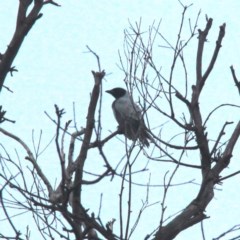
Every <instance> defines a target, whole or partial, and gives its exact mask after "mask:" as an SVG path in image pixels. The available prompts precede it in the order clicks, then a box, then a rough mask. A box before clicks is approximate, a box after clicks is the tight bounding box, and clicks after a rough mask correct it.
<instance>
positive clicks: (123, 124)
mask: <svg viewBox="0 0 240 240" xmlns="http://www.w3.org/2000/svg"><path fill="white" fill-rule="evenodd" d="M112 108H113V112H114V115H115V118H116V120H117V121H118V124H119V126H120V128H121V130H122V131H123V133H124V134H125V135H126V137H127V138H129V139H131V140H136V139H137V135H138V134H137V133H138V129H139V125H140V122H141V121H140V120H141V110H140V108H139V107H138V106H137V104H135V103H133V102H132V101H131V99H130V98H129V97H123V98H119V99H117V100H115V101H114V102H113V105H112Z"/></svg>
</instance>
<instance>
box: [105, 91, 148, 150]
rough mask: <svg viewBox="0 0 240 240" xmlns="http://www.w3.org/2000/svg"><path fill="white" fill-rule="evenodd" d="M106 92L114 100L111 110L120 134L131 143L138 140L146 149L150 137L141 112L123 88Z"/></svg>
mask: <svg viewBox="0 0 240 240" xmlns="http://www.w3.org/2000/svg"><path fill="white" fill-rule="evenodd" d="M106 92H107V93H109V94H111V95H112V96H113V97H114V98H115V100H114V102H113V103H112V109H113V113H114V116H115V118H116V120H117V122H118V124H119V131H120V133H123V134H124V135H125V136H126V137H127V138H128V139H130V140H133V141H136V140H137V139H139V141H140V143H141V144H142V145H144V146H147V147H148V146H149V141H148V140H150V139H151V137H150V135H149V133H148V130H147V127H146V125H145V123H144V120H143V116H142V111H141V109H140V108H139V106H138V105H137V104H136V103H134V102H133V99H132V97H131V96H130V94H129V93H128V92H127V91H126V90H125V89H123V88H113V89H111V90H108V91H106Z"/></svg>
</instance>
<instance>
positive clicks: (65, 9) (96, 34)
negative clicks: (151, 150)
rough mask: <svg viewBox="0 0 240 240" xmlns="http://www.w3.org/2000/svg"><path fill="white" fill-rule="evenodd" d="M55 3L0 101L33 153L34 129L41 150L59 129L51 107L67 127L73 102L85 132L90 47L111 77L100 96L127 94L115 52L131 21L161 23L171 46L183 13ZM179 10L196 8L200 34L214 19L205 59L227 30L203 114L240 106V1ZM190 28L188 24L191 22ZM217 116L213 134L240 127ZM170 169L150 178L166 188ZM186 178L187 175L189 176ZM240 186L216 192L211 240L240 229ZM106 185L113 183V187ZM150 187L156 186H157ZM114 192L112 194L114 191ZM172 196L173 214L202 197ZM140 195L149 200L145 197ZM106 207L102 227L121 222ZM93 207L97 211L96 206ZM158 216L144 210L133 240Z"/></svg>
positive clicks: (175, 7) (3, 42)
mask: <svg viewBox="0 0 240 240" xmlns="http://www.w3.org/2000/svg"><path fill="white" fill-rule="evenodd" d="M57 2H58V3H59V4H61V5H62V6H61V7H60V8H58V7H54V6H50V5H48V6H46V7H45V8H44V9H43V11H42V12H43V17H42V18H41V19H40V20H38V21H37V23H36V24H35V26H34V27H33V29H32V30H31V31H30V33H29V34H28V36H27V37H26V39H25V41H24V43H23V45H22V48H21V49H20V52H19V54H18V55H17V58H16V59H15V61H14V63H13V66H16V68H17V69H18V71H19V72H18V73H14V76H13V77H10V75H8V77H7V79H6V81H5V85H6V86H7V87H9V88H10V89H11V90H12V91H13V92H14V93H13V94H12V93H10V92H8V91H6V90H5V89H3V90H2V92H1V96H0V104H1V105H3V107H4V109H5V110H7V117H8V118H10V119H13V120H16V124H11V123H5V124H4V125H1V127H4V128H5V129H6V130H8V131H11V132H13V133H14V134H16V135H17V136H21V137H22V138H23V140H24V141H25V142H26V143H28V144H29V146H31V147H32V129H34V131H35V134H36V135H38V134H39V131H40V130H43V146H45V145H46V144H47V143H48V142H49V141H50V139H51V138H52V137H53V136H54V131H55V126H54V124H52V122H51V121H50V120H49V119H48V118H47V117H46V115H45V114H44V111H47V112H48V113H49V114H50V115H51V116H52V117H55V116H54V112H55V110H54V104H57V105H58V106H59V107H60V108H64V109H65V110H66V112H67V113H66V115H65V116H64V119H63V121H64V120H65V121H66V120H68V119H72V117H73V114H72V104H73V102H75V106H76V115H77V121H78V127H81V126H84V125H85V119H86V110H87V107H88V102H89V94H90V92H91V89H92V86H93V78H92V74H91V70H95V71H97V70H98V69H97V64H96V60H95V58H94V57H93V56H92V55H91V54H89V53H87V49H86V45H88V46H90V47H91V48H92V49H93V50H94V51H95V52H96V53H97V54H98V55H99V56H100V60H101V67H102V69H105V71H106V73H107V76H106V78H105V80H104V82H103V90H107V89H111V88H113V87H116V86H121V87H124V82H123V78H124V74H123V73H122V72H121V70H120V69H119V68H118V67H117V64H118V63H119V58H118V50H120V51H122V49H123V31H124V29H126V28H128V27H129V21H130V22H132V23H134V22H136V21H137V22H138V21H139V19H140V18H142V28H143V29H146V30H147V28H148V26H149V25H151V24H152V23H153V21H155V22H159V21H160V20H161V27H160V30H161V33H162V34H164V35H165V36H167V38H168V39H170V40H171V41H172V42H173V43H174V42H175V39H176V38H177V31H178V28H179V21H180V19H181V14H182V7H181V5H180V4H179V3H178V1H177V0H172V1H168V0H162V1H157V0H151V1H149V0H132V1H126V0H122V1H117V0H116V1H106V0H102V1H94V0H90V1H79V0H72V1H57ZM182 3H183V4H185V5H189V4H190V3H193V6H191V7H190V8H189V9H188V12H187V18H191V19H192V21H194V20H195V18H196V16H197V13H198V12H199V10H200V9H201V15H200V19H199V24H198V26H199V28H201V29H203V28H204V27H205V22H206V21H205V14H207V16H208V17H211V18H213V26H212V29H211V31H210V34H209V37H208V40H209V42H208V44H209V45H208V46H207V48H206V52H205V54H206V56H208V55H209V54H211V53H212V51H213V49H214V47H215V41H216V38H217V35H218V30H219V26H220V25H221V24H223V23H224V22H225V23H226V36H225V38H224V40H223V44H222V45H223V46H222V49H221V52H220V55H219V58H218V61H217V64H216V67H215V70H214V73H213V75H212V78H211V79H212V80H211V82H208V83H207V84H208V85H207V87H206V89H207V91H206V93H204V94H203V96H202V100H203V101H202V103H201V104H202V105H201V106H202V107H203V109H204V110H206V111H207V110H208V109H213V108H214V107H216V105H217V102H216V99H219V101H220V102H221V103H222V102H225V101H227V102H231V103H235V104H238V103H239V95H238V92H237V89H235V88H234V85H233V80H232V77H231V73H230V70H229V66H230V65H233V66H234V67H235V70H236V74H238V76H239V78H240V62H239V56H240V48H239V47H238V45H239V39H240V29H239V22H240V15H239V9H240V1H238V0H229V1H227V0H215V1H208V0H195V1H194V0H192V1H187V0H185V1H184V0H182ZM17 5H18V1H4V0H1V1H0V25H1V34H0V52H3V51H4V50H5V49H6V47H7V44H8V43H9V41H10V39H11V36H12V34H13V31H14V24H15V21H16V12H17ZM186 21H188V20H187V19H186ZM196 46H197V40H196V38H195V39H194V40H193V42H192V45H191V50H190V51H189V56H186V58H187V59H189V60H188V61H189V62H190V63H191V62H193V66H192V69H191V70H190V75H191V74H193V73H194V71H195V65H194V64H195V62H194V61H195V57H196V52H195V51H194V50H196ZM160 58H161V59H160V61H161V64H162V66H163V68H164V69H165V70H166V71H167V70H168V69H170V68H169V66H168V65H167V62H166V65H165V64H164V63H165V56H164V55H163V56H162V55H161V56H160ZM206 59H207V58H206ZM193 76H194V75H193ZM112 101H113V99H112V98H111V96H108V95H104V97H103V109H104V114H105V116H104V117H103V119H105V121H106V122H107V123H106V124H105V125H103V127H104V134H105V136H106V135H107V134H108V131H109V130H110V131H114V130H115V129H116V126H117V124H116V122H115V119H114V117H113V115H112V110H111V102H112ZM211 104H212V105H211ZM217 116H218V117H217V118H216V119H215V120H214V121H213V122H212V123H211V125H210V127H211V126H212V127H216V131H219V130H220V129H221V126H222V125H221V124H220V123H221V122H222V123H224V121H225V120H231V119H233V120H235V121H237V120H238V119H239V110H238V111H236V110H233V112H232V111H231V110H230V111H227V112H225V113H224V116H223V114H222V113H221V114H220V113H219V115H217ZM103 123H104V121H103ZM218 123H219V125H218ZM232 130H233V127H230V128H229V131H230V132H231V131H232ZM0 139H1V140H0V143H3V144H5V146H7V147H8V148H10V149H12V148H16V146H17V145H16V144H15V143H14V142H13V141H9V140H8V139H6V138H3V137H2V136H1V138H0ZM116 142H117V141H116ZM117 143H119V142H117ZM238 146H239V144H238ZM106 149H107V150H108V151H109V154H110V156H112V158H114V157H115V154H116V153H114V152H111V147H110V146H108V147H106ZM238 149H239V148H238ZM9 151H10V150H9ZM234 153H235V155H234V156H235V158H234V160H235V162H232V164H231V165H230V166H229V168H228V170H226V172H224V174H223V175H225V174H226V175H227V174H230V173H232V172H234V171H237V170H239V161H238V160H239V159H237V156H238V158H239V151H235V152H234ZM122 155H123V154H122ZM49 156H54V146H53V145H52V148H49V149H48V150H47V151H46V153H45V154H44V156H43V158H42V162H41V165H42V167H43V169H45V171H46V173H49V174H51V172H52V171H54V169H55V166H54V165H53V163H52V162H51V157H49ZM90 156H91V155H90ZM93 156H94V154H93ZM96 161H97V160H96ZM237 161H238V162H237ZM90 167H91V165H90ZM165 170H166V169H165V168H163V169H160V170H159V172H161V173H159V172H158V174H162V175H160V176H158V175H157V173H153V175H154V174H156V176H158V178H159V179H161V182H162V178H163V175H164V172H165ZM180 172H181V171H180ZM185 173H186V175H184V174H185ZM193 175H194V173H193ZM57 176H58V175H57V174H56V176H54V179H53V180H52V181H53V182H54V180H55V178H56V177H57ZM192 178H193V176H191V175H190V176H188V172H187V171H183V172H182V175H181V174H180V173H179V174H178V175H177V176H176V181H174V182H175V183H177V182H185V181H188V180H191V179H192ZM153 179H154V178H153ZM154 180H155V179H154ZM239 181H240V176H235V177H234V178H231V179H229V180H227V181H226V182H224V184H223V185H222V186H219V189H220V191H216V192H215V198H214V199H213V200H212V202H211V203H210V204H209V206H208V208H207V212H206V214H207V215H208V216H211V218H210V219H207V220H205V221H204V226H205V231H206V239H212V238H214V237H217V236H218V235H219V234H220V233H222V232H224V231H226V230H228V229H229V228H231V227H232V226H233V225H235V224H240V222H239V216H240V210H239V199H240V191H238V190H237V188H236V186H238V185H239ZM106 182H107V183H108V184H109V181H108V180H106ZM153 183H155V184H159V182H153ZM0 184H1V182H0ZM110 184H111V183H110ZM112 184H114V183H112ZM115 184H116V183H115ZM115 186H116V185H115ZM112 188H113V189H114V187H113V186H112ZM188 189H189V190H188ZM175 190H176V189H173V190H171V191H170V193H169V198H168V201H169V207H168V209H169V210H170V209H171V211H169V215H171V214H174V213H175V212H177V211H179V210H181V209H182V208H183V207H184V206H186V204H187V203H188V202H189V201H190V200H191V199H193V197H194V196H195V195H193V194H192V193H193V192H197V190H198V188H196V186H195V185H194V186H192V185H191V186H190V185H183V186H182V187H180V189H177V190H176V191H175ZM86 191H89V195H88V194H86V196H85V198H86V199H85V200H86V201H87V200H88V199H87V198H88V197H89V196H90V198H91V199H92V198H94V197H96V198H97V199H98V196H99V193H100V192H101V191H102V190H101V189H100V190H98V191H99V192H98V191H97V190H96V191H95V189H94V191H93V190H92V189H90V190H86ZM113 191H114V190H113ZM115 191H116V192H115V193H113V194H115V197H116V199H117V194H118V192H119V189H117V190H115ZM138 191H139V189H138V188H136V194H138ZM141 191H143V192H144V191H145V189H141ZM96 192H97V193H96ZM150 192H151V194H152V195H151V201H153V202H154V201H156V199H158V200H161V194H162V189H157V188H153V189H151V191H150ZM188 193H189V194H188ZM142 196H144V193H143V194H142ZM104 201H105V202H104V207H105V208H104V211H105V213H104V216H103V218H104V220H105V221H108V220H110V219H111V218H112V217H114V218H117V216H112V211H111V210H112V208H114V207H117V204H118V203H113V202H112V198H111V197H110V196H107V195H106V197H105V199H104ZM95 204H98V202H97V203H95ZM115 204H116V205H115ZM138 204H140V203H136V205H138ZM90 207H92V211H97V210H98V206H96V205H94V204H92V205H91V203H90ZM158 207H159V206H158ZM108 209H109V211H108ZM156 209H157V208H156ZM233 210H234V211H233ZM158 211H160V210H159V208H158V209H157V210H155V211H154V213H153V212H152V209H149V210H147V213H146V219H147V221H146V222H147V223H145V224H143V225H141V226H142V227H141V229H142V231H143V232H140V233H139V232H138V233H137V234H136V235H135V237H134V238H133V239H143V237H144V236H145V235H146V234H147V233H148V231H150V230H153V229H152V226H153V225H154V224H156V222H155V221H154V218H156V219H157V218H158V216H159V213H160V212H158ZM114 214H115V213H114ZM1 225H2V223H1ZM154 226H155V225H154ZM189 236H191V237H194V238H191V239H194V240H201V239H202V238H201V231H200V225H197V226H195V227H192V228H190V229H189V230H186V231H184V232H183V233H181V234H179V235H178V236H177V238H176V240H186V239H190V238H189ZM33 239H34V238H33ZM223 239H228V238H223Z"/></svg>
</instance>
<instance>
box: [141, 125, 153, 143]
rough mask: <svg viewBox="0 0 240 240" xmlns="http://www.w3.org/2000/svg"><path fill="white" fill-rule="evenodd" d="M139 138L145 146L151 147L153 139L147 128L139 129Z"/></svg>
mask: <svg viewBox="0 0 240 240" xmlns="http://www.w3.org/2000/svg"><path fill="white" fill-rule="evenodd" d="M138 138H139V141H140V142H141V144H142V145H143V146H146V147H149V145H150V144H149V141H151V139H152V137H151V135H150V133H149V132H148V129H147V128H146V127H145V126H143V127H142V128H140V129H139V135H138Z"/></svg>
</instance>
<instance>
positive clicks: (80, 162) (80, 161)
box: [72, 71, 105, 215]
mask: <svg viewBox="0 0 240 240" xmlns="http://www.w3.org/2000/svg"><path fill="white" fill-rule="evenodd" d="M92 73H93V76H94V80H95V84H94V87H93V90H92V95H91V100H90V103H89V107H88V114H87V123H86V128H85V135H84V138H83V142H82V146H81V150H80V153H79V156H78V158H77V170H76V173H75V179H74V190H73V206H72V207H73V212H74V213H75V214H77V215H80V214H81V209H80V208H79V206H80V204H81V200H80V193H81V183H82V177H83V167H84V163H85V160H86V158H87V153H88V150H89V144H90V140H91V137H92V132H93V128H94V115H95V110H96V106H97V102H98V98H99V93H100V85H101V81H102V79H103V77H104V76H105V72H104V71H102V72H93V71H92Z"/></svg>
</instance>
